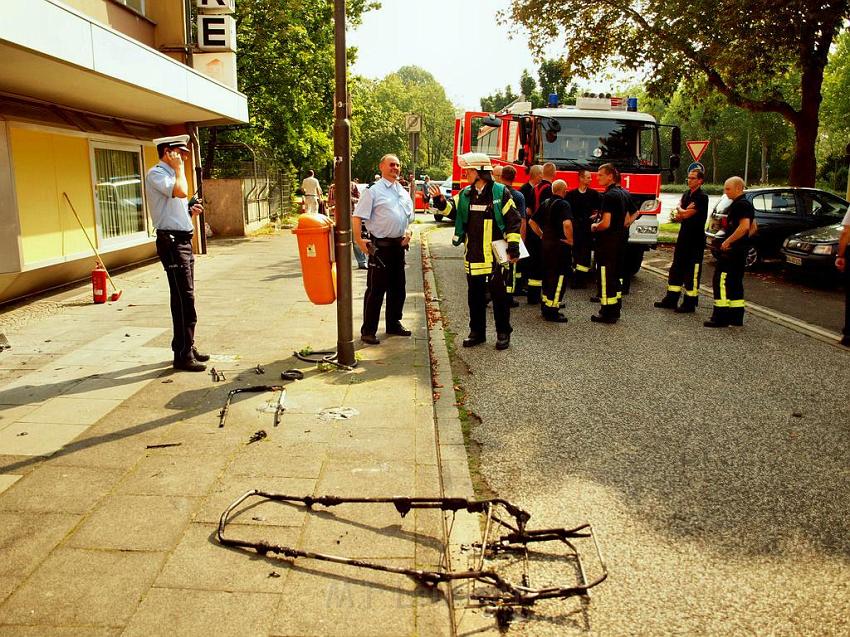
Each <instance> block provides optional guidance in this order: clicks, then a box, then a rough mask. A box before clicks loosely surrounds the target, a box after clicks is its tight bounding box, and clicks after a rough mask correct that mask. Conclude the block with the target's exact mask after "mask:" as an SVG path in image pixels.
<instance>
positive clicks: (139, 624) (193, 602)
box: [122, 588, 280, 637]
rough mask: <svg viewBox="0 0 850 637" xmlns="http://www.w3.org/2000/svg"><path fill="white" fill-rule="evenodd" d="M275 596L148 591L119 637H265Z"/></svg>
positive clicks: (171, 590) (272, 613)
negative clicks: (165, 636) (155, 636)
mask: <svg viewBox="0 0 850 637" xmlns="http://www.w3.org/2000/svg"><path fill="white" fill-rule="evenodd" d="M279 599H280V598H279V596H278V595H272V594H262V593H235V592H221V591H195V590H185V589H172V588H152V589H151V590H150V592H148V594H147V595H146V596H145V599H144V600H143V601H142V604H141V606H140V607H139V609H138V611H137V612H136V614H135V615H134V616H133V618H132V619H131V621H130V623H129V625H128V626H127V628H126V630H125V631H124V632H123V633H122V635H123V637H150V636H151V635H180V636H181V637H209V636H210V635H216V637H266V635H268V633H269V625H270V624H271V622H272V619H273V617H274V612H275V608H276V607H277V604H278V601H279Z"/></svg>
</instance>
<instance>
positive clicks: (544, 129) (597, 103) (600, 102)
mask: <svg viewBox="0 0 850 637" xmlns="http://www.w3.org/2000/svg"><path fill="white" fill-rule="evenodd" d="M549 101H550V107H548V108H536V109H533V110H532V108H531V104H530V103H529V102H519V103H515V104H512V105H511V106H509V107H508V108H506V109H504V111H502V112H500V113H497V114H495V115H493V114H490V113H476V112H468V113H464V114H463V116H462V117H461V118H458V119H457V120H456V121H455V157H454V169H453V172H452V182H453V183H452V192H453V193H457V192H458V191H459V190H460V189H462V188H464V187H465V186H466V185H467V184H466V182H465V181H464V179H463V175H462V174H461V170H460V166H459V165H458V163H457V156H458V155H462V154H463V153H467V152H471V151H472V152H482V153H487V154H488V155H489V156H490V158H491V161H492V162H493V163H494V164H502V165H505V164H511V165H513V166H514V167H515V168H516V171H517V175H516V183H515V186H516V187H517V188H518V187H519V186H520V185H522V184H524V183H525V182H526V181H527V180H528V169H529V168H530V167H531V166H532V165H534V164H543V163H546V162H552V163H554V164H555V166H556V167H557V176H558V179H563V180H564V181H566V182H567V187H568V188H570V189H571V188H576V187H577V186H578V171H579V170H580V169H583V168H584V169H588V170H590V171H591V172H592V173H594V177H593V183H592V184H591V186H592V187H593V188H596V189H599V190H601V188H599V186H598V185H597V183H596V176H595V173H596V169H597V168H598V167H599V166H601V165H602V164H605V163H611V164H614V165H615V166H616V167H617V168H618V169H619V170H620V173H621V175H622V181H621V184H622V186H623V187H624V188H625V189H626V190H628V191H629V193H630V194H631V196H632V200H633V201H634V203H635V205H636V207H637V208H640V209H641V210H642V212H643V214H642V216H641V217H640V218H639V219H638V220H637V221H636V222H635V223H634V224H632V226H631V229H630V232H629V253H628V255H627V263H628V267H629V269H630V270H631V272H632V273H634V272H636V271H637V270H638V269H640V265H641V262H642V261H643V254H644V252H645V251H646V250H648V249H650V248H655V246H656V243H657V240H658V221H657V215H658V213H659V212H660V211H661V201H660V199H659V195H660V192H661V173H662V172H665V171H670V172H672V171H673V170H675V169H676V168H677V167H678V166H679V154H680V152H681V133H680V130H679V128H678V127H677V126H670V127H669V128H670V129H671V134H670V138H671V139H670V156H669V158H668V161H667V166H666V167H662V165H661V139H660V137H661V136H660V135H659V129H660V127H662V126H665V125H661V124H658V123H657V122H656V121H655V118H654V117H653V116H652V115H650V114H649V113H640V112H638V110H637V99H636V98H628V99H625V98H618V97H610V96H606V97H593V96H591V97H580V98H578V99H577V100H576V105H575V106H565V107H559V106H558V105H557V96H555V95H552V96H550V100H549Z"/></svg>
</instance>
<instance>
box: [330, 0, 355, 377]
mask: <svg viewBox="0 0 850 637" xmlns="http://www.w3.org/2000/svg"><path fill="white" fill-rule="evenodd" d="M334 35H335V49H336V51H335V53H336V55H335V64H334V66H335V71H336V92H335V99H336V104H335V105H334V107H335V111H336V118H335V120H334V157H335V159H334V169H335V170H334V190H335V191H336V224H335V225H334V239H335V241H334V245H335V252H336V288H337V290H336V297H337V299H336V326H337V350H336V351H337V361H338V362H339V363H340V364H342V365H350V366H354V365H355V364H356V361H355V359H354V335H353V327H352V321H353V319H352V309H351V308H352V298H351V296H352V295H351V124H350V122H349V121H348V116H349V113H348V85H347V78H346V74H347V61H346V55H345V54H346V51H345V0H334Z"/></svg>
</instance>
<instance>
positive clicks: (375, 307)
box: [360, 239, 407, 336]
mask: <svg viewBox="0 0 850 637" xmlns="http://www.w3.org/2000/svg"><path fill="white" fill-rule="evenodd" d="M372 244H373V245H374V246H375V251H374V253H370V254H369V272H368V273H367V275H366V296H364V297H363V325H362V326H361V327H360V333H361V334H369V335H371V336H374V335H375V333H376V332H377V331H378V322H379V320H380V318H381V306H382V305H383V304H384V295H386V297H387V309H386V313H385V318H386V327H387V329H392V328H394V327H395V326H396V325H398V324H399V323H400V322H401V315H402V311H403V310H404V300H405V298H406V297H407V292H406V290H405V287H406V285H407V281H406V279H405V277H404V252H405V249H404V247H403V246H402V245H401V239H373V240H372Z"/></svg>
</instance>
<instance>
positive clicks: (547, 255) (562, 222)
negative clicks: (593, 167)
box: [535, 179, 573, 323]
mask: <svg viewBox="0 0 850 637" xmlns="http://www.w3.org/2000/svg"><path fill="white" fill-rule="evenodd" d="M566 193H567V183H566V182H565V181H563V180H561V179H558V180H556V181H555V182H554V183H553V184H552V196H551V197H550V198H549V199H547V200H546V201H544V202H543V204H542V205H541V206H540V210H538V212H537V214H536V215H535V217H536V218H537V221H538V223H539V224H540V225H541V227H542V229H543V288H542V299H541V301H540V312H541V314H542V315H543V319H544V320H546V321H552V322H553V323H566V322H567V317H566V316H564V315H563V314H561V312H560V311H559V308H560V304H561V299H563V297H564V292H565V291H566V287H567V277H568V276H569V273H570V270H571V266H572V254H571V247H572V244H573V216H572V213H571V212H570V204H569V203H568V202H567V200H566V199H565V198H564V195H566Z"/></svg>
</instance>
